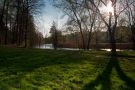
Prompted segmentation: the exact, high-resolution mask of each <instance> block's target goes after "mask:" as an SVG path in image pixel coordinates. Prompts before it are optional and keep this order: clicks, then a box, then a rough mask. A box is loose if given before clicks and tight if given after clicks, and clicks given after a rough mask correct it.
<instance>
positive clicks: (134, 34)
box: [131, 25, 135, 50]
mask: <svg viewBox="0 0 135 90" xmlns="http://www.w3.org/2000/svg"><path fill="white" fill-rule="evenodd" d="M131 31H132V42H133V50H135V26H134V25H132V26H131Z"/></svg>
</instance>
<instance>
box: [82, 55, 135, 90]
mask: <svg viewBox="0 0 135 90" xmlns="http://www.w3.org/2000/svg"><path fill="white" fill-rule="evenodd" d="M113 68H114V69H115V70H116V72H117V73H118V76H119V78H120V79H121V80H123V81H124V82H125V84H126V85H127V86H128V87H129V88H130V89H133V90H135V81H134V80H132V79H131V78H130V77H128V76H127V75H126V74H125V73H124V72H123V70H122V69H121V67H120V65H119V61H118V60H117V56H111V58H110V61H109V63H108V64H107V66H106V68H105V69H104V71H103V72H102V73H101V74H100V75H98V76H97V78H96V79H95V80H94V81H92V82H90V83H88V84H86V85H85V86H84V87H83V89H82V90H96V86H98V85H101V86H102V87H101V90H111V86H112V85H111V84H112V83H111V72H112V69H113Z"/></svg>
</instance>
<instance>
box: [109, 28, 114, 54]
mask: <svg viewBox="0 0 135 90" xmlns="http://www.w3.org/2000/svg"><path fill="white" fill-rule="evenodd" d="M108 31H109V39H110V44H111V52H112V55H115V54H116V40H115V32H114V30H112V28H111V27H109V28H108Z"/></svg>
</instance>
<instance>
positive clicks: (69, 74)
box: [0, 47, 135, 90]
mask: <svg viewBox="0 0 135 90" xmlns="http://www.w3.org/2000/svg"><path fill="white" fill-rule="evenodd" d="M118 55H119V57H117V58H111V57H110V52H106V51H65V50H58V51H54V50H42V49H24V48H7V47H2V48H1V47H0V62H1V63H0V90H35V89H37V90H92V89H96V90H101V89H104V90H108V89H109V88H110V89H111V90H134V89H135V86H134V85H135V52H128V51H123V52H118Z"/></svg>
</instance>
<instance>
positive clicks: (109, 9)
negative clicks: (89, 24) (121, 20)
mask: <svg viewBox="0 0 135 90" xmlns="http://www.w3.org/2000/svg"><path fill="white" fill-rule="evenodd" d="M106 11H107V12H108V13H113V7H112V2H108V4H107V6H106Z"/></svg>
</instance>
